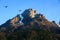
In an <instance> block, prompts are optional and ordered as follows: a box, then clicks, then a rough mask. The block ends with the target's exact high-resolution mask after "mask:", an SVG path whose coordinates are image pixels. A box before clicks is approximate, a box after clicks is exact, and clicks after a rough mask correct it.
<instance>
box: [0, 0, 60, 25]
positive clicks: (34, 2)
mask: <svg viewBox="0 0 60 40" xmlns="http://www.w3.org/2000/svg"><path fill="white" fill-rule="evenodd" d="M4 6H8V7H7V8H5V7H4ZM27 8H33V9H34V10H36V11H37V13H42V14H44V16H45V17H46V18H47V19H48V20H50V21H52V20H55V21H56V22H57V23H58V22H59V20H60V0H0V25H1V24H3V23H5V22H6V21H7V20H8V19H11V18H13V17H14V16H16V15H17V14H20V13H22V12H23V11H24V10H25V9H27ZM19 10H22V11H21V12H19Z"/></svg>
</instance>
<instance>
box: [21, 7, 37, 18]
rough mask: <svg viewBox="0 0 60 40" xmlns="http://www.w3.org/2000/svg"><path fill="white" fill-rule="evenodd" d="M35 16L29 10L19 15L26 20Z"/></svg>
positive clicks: (31, 10)
mask: <svg viewBox="0 0 60 40" xmlns="http://www.w3.org/2000/svg"><path fill="white" fill-rule="evenodd" d="M35 14H36V11H35V10H33V9H31V8H29V9H26V10H25V11H24V12H23V13H22V14H21V15H22V16H23V17H24V18H28V17H31V18H33V17H34V16H35Z"/></svg>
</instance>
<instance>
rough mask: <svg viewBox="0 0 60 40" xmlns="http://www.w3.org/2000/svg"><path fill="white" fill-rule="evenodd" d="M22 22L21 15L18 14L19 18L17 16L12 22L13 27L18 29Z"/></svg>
mask: <svg viewBox="0 0 60 40" xmlns="http://www.w3.org/2000/svg"><path fill="white" fill-rule="evenodd" d="M20 20H21V18H20V15H19V14H18V15H17V16H15V17H14V18H12V19H11V20H10V23H11V25H12V26H14V27H17V26H19V25H20Z"/></svg>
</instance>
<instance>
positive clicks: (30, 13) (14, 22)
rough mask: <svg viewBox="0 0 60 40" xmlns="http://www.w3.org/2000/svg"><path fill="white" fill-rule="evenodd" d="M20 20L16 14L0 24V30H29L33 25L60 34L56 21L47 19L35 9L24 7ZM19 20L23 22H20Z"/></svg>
mask: <svg viewBox="0 0 60 40" xmlns="http://www.w3.org/2000/svg"><path fill="white" fill-rule="evenodd" d="M21 15H22V17H23V19H22V21H21V17H20V15H19V14H18V15H17V16H15V17H13V18H12V19H9V20H8V21H7V22H6V23H4V24H2V25H1V26H0V31H1V32H2V31H7V32H11V31H12V30H13V31H14V30H18V29H19V30H22V29H23V30H28V29H29V30H31V29H32V28H33V27H35V28H38V29H42V30H46V31H49V32H53V33H57V34H60V28H59V27H58V25H57V24H56V23H54V21H53V22H50V21H48V20H47V19H46V18H45V16H43V14H41V13H40V14H39V13H38V14H37V13H36V11H35V10H33V9H31V8H29V9H26V10H25V11H24V12H23V13H22V14H21ZM20 21H21V22H22V23H23V24H21V23H20Z"/></svg>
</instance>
